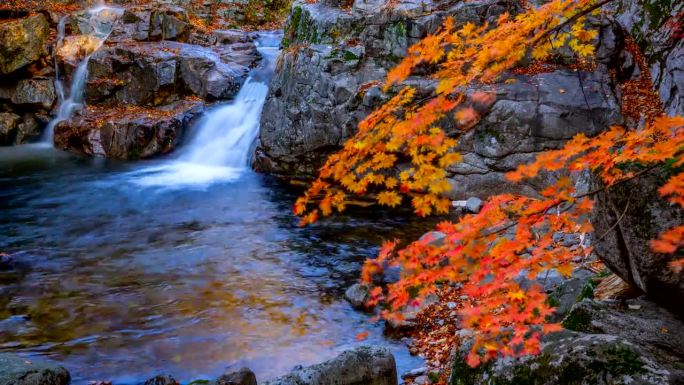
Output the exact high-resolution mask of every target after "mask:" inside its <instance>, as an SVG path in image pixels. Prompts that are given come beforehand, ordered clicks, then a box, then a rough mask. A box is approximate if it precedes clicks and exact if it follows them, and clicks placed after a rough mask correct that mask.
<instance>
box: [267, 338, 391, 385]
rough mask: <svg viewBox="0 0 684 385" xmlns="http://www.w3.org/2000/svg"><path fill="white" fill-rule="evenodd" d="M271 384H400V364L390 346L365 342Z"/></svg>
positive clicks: (268, 384) (295, 370)
mask: <svg viewBox="0 0 684 385" xmlns="http://www.w3.org/2000/svg"><path fill="white" fill-rule="evenodd" d="M266 384H267V385H397V366H396V363H395V361H394V356H392V353H390V351H389V350H387V349H386V348H380V347H375V346H371V347H368V346H363V347H360V348H356V349H353V350H348V351H346V352H343V353H342V354H340V355H339V356H337V357H336V358H334V359H332V360H330V361H326V362H323V363H321V364H317V365H313V366H309V367H306V368H303V367H297V368H295V369H294V370H293V371H292V372H291V373H290V374H287V375H285V376H283V377H279V378H276V379H274V380H272V381H269V382H267V383H266Z"/></svg>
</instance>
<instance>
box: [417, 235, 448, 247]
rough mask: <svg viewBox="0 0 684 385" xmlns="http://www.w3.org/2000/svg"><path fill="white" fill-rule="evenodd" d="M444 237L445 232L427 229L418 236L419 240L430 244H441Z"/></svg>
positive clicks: (437, 245)
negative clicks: (427, 230)
mask: <svg viewBox="0 0 684 385" xmlns="http://www.w3.org/2000/svg"><path fill="white" fill-rule="evenodd" d="M445 239H446V234H444V233H443V232H441V231H429V232H427V233H425V234H423V235H422V236H421V237H420V241H422V242H427V243H428V244H429V245H431V246H436V247H439V246H442V245H443V244H444V241H445Z"/></svg>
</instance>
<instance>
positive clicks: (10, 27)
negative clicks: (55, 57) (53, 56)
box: [0, 13, 50, 74]
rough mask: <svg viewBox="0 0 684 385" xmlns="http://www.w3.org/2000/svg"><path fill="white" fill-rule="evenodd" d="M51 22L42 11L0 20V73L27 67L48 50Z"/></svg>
mask: <svg viewBox="0 0 684 385" xmlns="http://www.w3.org/2000/svg"><path fill="white" fill-rule="evenodd" d="M49 32H50V24H49V23H48V20H47V19H46V18H45V16H44V15H43V14H41V13H39V14H35V15H31V16H27V17H24V18H21V19H14V20H9V21H5V20H0V74H8V73H11V72H14V71H16V70H18V69H20V68H22V67H25V66H27V65H29V64H31V63H33V62H34V61H36V60H38V59H40V57H41V56H42V55H43V54H44V53H45V52H46V49H47V45H46V42H47V38H48V34H49Z"/></svg>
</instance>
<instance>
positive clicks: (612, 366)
mask: <svg viewBox="0 0 684 385" xmlns="http://www.w3.org/2000/svg"><path fill="white" fill-rule="evenodd" d="M603 353H604V354H605V356H606V363H605V364H602V363H599V362H593V363H592V365H590V369H593V370H594V371H596V372H598V371H600V370H602V369H603V370H607V371H608V372H610V373H611V374H613V375H619V374H628V375H631V374H639V373H644V372H646V369H644V363H643V361H641V356H640V355H639V354H638V353H637V352H635V351H633V350H631V349H629V348H627V347H622V346H617V347H614V348H611V349H608V350H606V351H605V352H603Z"/></svg>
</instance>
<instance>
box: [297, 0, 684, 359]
mask: <svg viewBox="0 0 684 385" xmlns="http://www.w3.org/2000/svg"><path fill="white" fill-rule="evenodd" d="M601 4H603V3H601V2H596V1H595V0H552V1H549V2H547V3H545V4H543V5H541V6H538V7H536V8H533V7H531V6H530V8H529V9H528V10H527V11H525V12H522V13H520V14H518V15H517V16H511V15H508V14H503V15H502V16H501V17H499V20H498V25H497V26H496V27H490V26H488V25H483V26H476V25H474V24H471V23H466V24H465V25H462V26H460V27H457V26H456V25H455V23H454V21H453V20H447V21H446V23H445V25H444V27H443V28H442V30H440V31H439V32H437V33H436V34H434V35H430V36H428V37H426V38H425V39H423V40H422V41H420V42H418V43H417V44H416V45H414V46H413V47H411V48H410V49H409V51H408V56H407V57H406V58H405V59H404V60H403V61H402V62H401V63H399V65H398V66H397V67H395V68H394V69H393V70H391V71H390V72H389V74H388V77H387V82H386V84H385V90H386V91H388V90H396V89H395V88H393V87H396V86H397V85H398V84H399V83H401V82H403V81H404V80H406V79H407V78H408V77H409V76H410V75H411V74H412V73H413V71H414V70H415V69H416V67H418V66H421V68H422V69H423V70H424V69H425V68H426V67H427V68H432V69H434V72H433V74H432V76H433V78H434V80H436V83H437V86H436V88H435V89H434V92H433V93H432V94H431V95H430V96H429V97H425V95H424V93H421V95H422V96H421V99H418V97H417V96H416V95H417V94H418V92H417V90H415V89H414V88H412V87H410V86H405V87H403V88H400V89H398V90H396V94H395V95H394V97H392V98H391V99H390V100H389V101H388V102H387V103H385V104H384V105H383V106H381V107H379V108H378V109H377V110H375V111H374V112H373V113H371V114H370V115H369V116H368V117H367V118H366V119H365V120H364V121H362V122H361V123H360V124H359V129H358V132H357V133H356V135H355V136H354V137H353V138H352V139H350V140H349V141H348V142H347V143H345V145H344V147H343V149H342V150H341V151H340V152H338V153H336V154H334V155H332V156H331V157H330V158H329V159H328V161H327V162H326V164H325V165H324V166H323V167H322V168H321V170H320V174H319V178H318V179H317V180H316V181H315V182H314V183H313V184H312V185H311V187H310V188H309V189H308V190H307V191H306V193H305V194H304V195H303V196H302V197H300V198H299V199H298V200H297V202H296V203H295V209H294V211H295V213H296V214H297V215H299V216H300V217H301V218H302V219H301V223H302V224H303V225H304V224H308V223H312V222H314V221H316V220H317V219H318V218H319V216H320V215H323V216H327V215H331V214H332V213H334V212H335V211H342V210H344V209H345V207H346V205H347V202H349V201H350V199H349V196H350V195H352V194H356V195H358V194H361V195H366V194H373V195H374V196H375V198H376V200H377V203H379V204H381V205H385V206H391V207H394V206H397V205H400V204H402V203H403V201H404V198H406V197H408V198H410V201H411V205H412V206H413V208H414V211H415V212H416V214H417V215H420V216H425V215H430V214H433V213H445V212H447V211H448V209H449V207H450V201H449V200H448V199H447V198H446V197H445V196H444V195H445V194H444V193H445V192H447V191H449V190H450V184H449V182H448V180H447V173H446V168H447V167H448V166H449V165H451V164H453V163H456V162H458V161H459V160H460V156H459V155H458V154H457V153H455V152H454V147H455V145H456V143H457V141H456V138H455V137H453V136H448V135H447V134H446V133H445V131H444V130H442V129H441V128H440V126H441V125H443V124H444V123H446V122H449V120H451V122H454V123H455V124H456V126H457V127H458V128H459V129H460V130H461V132H464V131H466V130H468V129H470V128H471V127H473V126H474V125H475V124H477V122H478V121H479V119H480V113H479V112H478V110H477V109H476V108H475V107H474V106H476V105H478V104H487V105H490V104H491V103H493V96H492V95H491V94H487V93H475V94H473V95H469V94H466V91H465V90H466V89H467V88H468V86H469V85H471V84H483V83H492V82H494V81H497V80H500V78H501V75H502V74H503V73H504V72H505V71H507V70H510V69H512V68H513V67H514V66H516V65H517V64H518V63H519V62H520V61H521V59H533V60H536V61H537V62H544V60H546V59H548V58H549V57H550V56H551V55H552V54H554V52H556V50H558V49H559V48H561V47H563V48H569V49H570V50H572V51H574V52H575V53H576V54H577V55H578V56H580V57H588V56H591V54H592V53H593V50H594V45H593V43H592V42H593V41H594V40H595V39H596V37H597V31H595V30H586V29H585V28H584V25H585V20H584V17H585V15H586V14H588V13H589V12H592V11H593V10H595V9H597V8H598V7H599V6H600V5H601ZM649 116H650V117H651V118H653V119H652V120H651V121H650V122H649V123H647V124H646V125H645V127H644V128H642V129H640V130H635V131H630V130H626V129H624V128H620V127H612V128H610V129H609V130H607V131H606V132H604V133H602V134H600V135H598V136H597V137H594V138H587V137H586V136H583V135H578V136H577V137H575V138H573V139H572V140H571V141H569V142H568V143H567V144H566V145H565V147H563V148H562V149H560V150H556V151H550V152H545V153H541V154H540V155H539V156H538V158H537V159H536V161H534V162H532V163H530V164H528V165H524V166H521V167H519V168H518V169H517V170H516V171H514V172H512V173H510V174H509V175H508V177H509V178H510V179H511V181H521V180H524V179H529V178H533V177H535V176H537V175H538V174H539V173H540V172H541V171H542V170H544V171H561V170H563V171H566V172H567V173H573V172H580V171H584V170H591V171H593V172H594V173H596V174H597V175H598V176H600V177H601V179H602V180H603V182H604V184H605V186H606V188H609V187H610V186H612V185H615V184H617V183H621V182H623V181H626V180H629V179H632V178H636V177H638V176H639V175H641V174H642V173H645V172H647V171H648V170H650V169H652V168H653V167H656V166H662V165H663V164H665V163H666V162H669V164H670V165H671V166H672V167H674V169H678V168H681V166H682V165H683V164H684V161H682V159H681V152H682V149H684V118H682V117H669V118H668V117H657V118H656V117H655V116H654V115H653V114H649ZM593 193H595V192H590V193H583V194H580V193H578V192H577V191H576V190H575V187H574V185H573V183H572V180H571V179H570V178H569V177H561V178H559V179H558V180H557V181H556V183H555V184H553V185H551V186H548V187H547V188H545V189H544V190H543V191H541V195H540V197H537V198H530V197H521V196H514V195H507V194H504V195H498V196H494V197H492V198H490V199H489V200H488V201H487V202H486V203H485V205H484V206H483V208H482V210H481V211H480V213H478V214H474V215H467V216H464V217H463V218H461V219H460V220H459V221H458V222H457V223H452V222H443V223H441V224H440V225H439V226H438V228H437V230H438V231H440V232H442V233H443V234H444V235H445V239H444V242H443V243H441V244H437V243H436V242H435V243H431V242H430V240H429V239H422V240H419V241H417V242H414V243H412V244H410V245H408V246H407V247H405V248H403V249H400V250H399V249H398V248H397V244H398V242H397V241H392V242H387V243H386V244H385V245H383V247H382V249H381V251H380V253H379V255H378V257H377V258H376V259H370V260H367V261H366V263H365V265H364V268H363V272H362V279H363V280H364V281H365V282H367V283H370V282H372V281H373V276H374V275H376V274H379V273H381V272H382V271H383V270H384V269H385V268H387V267H388V266H400V267H401V268H402V277H401V279H400V280H399V281H398V282H396V283H394V284H390V285H388V286H387V287H385V288H382V287H375V288H373V290H372V291H371V299H370V303H369V304H371V305H373V304H379V303H381V302H382V303H384V304H385V305H386V307H385V309H384V310H383V311H382V312H381V314H382V316H384V317H385V318H396V317H398V316H399V315H398V314H399V313H398V310H400V309H401V308H403V307H405V306H408V305H411V306H415V305H416V304H417V303H419V302H420V301H421V299H423V298H425V297H426V296H427V295H429V294H432V293H434V292H435V291H436V290H437V289H438V288H439V285H440V284H441V283H442V282H444V281H449V282H458V283H460V284H462V289H461V292H462V293H463V295H466V296H468V298H469V299H470V301H469V306H466V307H464V308H462V309H459V310H460V313H459V314H460V321H461V325H460V326H461V327H462V328H468V329H472V330H473V331H474V332H475V337H474V345H473V347H472V350H471V352H470V354H469V355H468V357H467V361H468V363H469V364H470V365H472V366H476V365H478V364H479V363H480V362H482V361H486V360H489V359H492V358H495V357H497V356H519V355H526V354H536V353H539V351H540V340H541V337H542V335H543V334H544V333H549V332H553V331H557V330H559V329H560V326H559V325H557V324H550V323H548V321H547V320H548V316H549V315H550V314H551V313H552V312H553V311H554V309H553V308H552V307H551V306H550V305H549V303H548V302H547V300H546V295H545V294H544V292H543V291H542V289H541V288H540V287H539V286H537V285H534V284H532V283H530V281H532V282H534V281H535V280H536V279H537V278H538V277H539V276H540V275H543V274H548V272H549V271H550V270H556V271H558V272H559V273H561V274H563V275H565V276H569V275H571V273H572V271H573V269H574V266H575V265H576V264H577V263H578V262H581V261H582V260H583V259H584V258H586V257H587V256H588V255H589V254H590V253H591V248H590V247H587V246H586V245H585V244H584V239H585V235H586V234H587V233H590V232H591V231H592V227H591V224H590V223H589V221H588V217H589V215H588V214H589V213H590V211H591V210H592V206H593V203H592V200H591V196H592V195H593ZM660 193H661V194H662V195H663V196H666V197H668V199H670V200H671V201H672V202H673V203H675V204H679V205H682V204H683V203H684V180H683V179H682V176H681V175H680V174H676V175H675V176H674V177H673V178H672V179H670V180H669V181H668V183H667V184H666V185H665V186H663V187H662V188H661V190H660ZM572 236H575V237H577V238H578V239H579V241H578V242H574V243H573V242H566V241H565V239H566V237H572ZM683 237H684V227H677V228H675V229H672V230H671V231H668V232H666V233H664V234H663V235H662V236H661V237H660V238H659V239H658V240H655V241H653V246H654V247H655V249H656V251H658V252H663V253H672V252H675V251H677V250H678V249H679V248H681V247H682V246H683V243H684V241H683ZM682 266H684V261H675V262H673V267H675V268H682Z"/></svg>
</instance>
